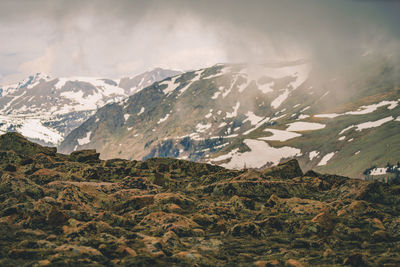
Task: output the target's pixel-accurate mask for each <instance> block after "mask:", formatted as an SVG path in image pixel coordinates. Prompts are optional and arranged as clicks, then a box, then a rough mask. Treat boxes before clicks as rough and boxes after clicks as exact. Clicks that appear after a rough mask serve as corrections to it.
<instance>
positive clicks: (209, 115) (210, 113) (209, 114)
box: [204, 109, 213, 119]
mask: <svg viewBox="0 0 400 267" xmlns="http://www.w3.org/2000/svg"><path fill="white" fill-rule="evenodd" d="M212 111H213V110H212V109H210V112H209V113H208V114H206V115H205V116H204V117H205V118H206V119H209V118H211V116H212Z"/></svg>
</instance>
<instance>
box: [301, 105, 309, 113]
mask: <svg viewBox="0 0 400 267" xmlns="http://www.w3.org/2000/svg"><path fill="white" fill-rule="evenodd" d="M307 109H310V106H307V107H305V108H303V109H302V110H300V112H304V111H306V110H307Z"/></svg>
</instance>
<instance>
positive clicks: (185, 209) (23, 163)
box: [0, 133, 400, 266]
mask: <svg viewBox="0 0 400 267" xmlns="http://www.w3.org/2000/svg"><path fill="white" fill-rule="evenodd" d="M0 149H1V151H0V158H1V162H0V175H1V178H0V203H1V205H0V266H46V265H48V266H150V265H166V266H191V265H194V266H225V265H231V266H236V265H241V266H243V265H244V266H318V265H323V266H333V265H348V266H398V265H400V256H399V253H398V251H399V250H400V234H399V232H400V209H399V207H400V195H399V186H398V185H391V186H390V185H387V184H384V183H379V182H365V181H360V180H355V179H349V178H346V177H342V176H332V175H322V174H318V173H315V172H308V173H306V174H304V175H303V173H302V171H301V169H300V168H299V166H298V163H297V162H296V161H294V160H291V161H289V162H286V163H282V164H280V165H279V166H276V167H272V168H270V169H267V170H263V171H257V170H237V171H233V170H226V169H224V168H221V167H218V166H213V165H208V164H199V163H193V162H188V161H183V160H173V159H166V158H163V159H157V158H155V159H149V160H147V161H145V162H141V161H128V160H122V159H115V160H107V161H102V160H99V157H98V154H97V153H96V152H95V151H93V150H87V151H80V152H75V153H73V154H71V155H62V154H58V153H56V152H55V151H54V150H53V149H50V148H46V147H41V146H38V145H35V144H32V143H30V142H29V141H27V140H26V139H25V138H23V137H22V136H20V135H18V134H14V133H8V134H6V135H3V136H0ZM10 166H12V167H10Z"/></svg>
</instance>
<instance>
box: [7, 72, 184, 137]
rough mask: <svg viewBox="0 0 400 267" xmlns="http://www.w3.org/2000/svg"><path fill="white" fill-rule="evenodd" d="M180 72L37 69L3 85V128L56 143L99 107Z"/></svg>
mask: <svg viewBox="0 0 400 267" xmlns="http://www.w3.org/2000/svg"><path fill="white" fill-rule="evenodd" d="M178 73H179V72H177V71H172V70H164V69H160V68H157V69H154V70H152V71H149V72H145V73H143V74H140V75H138V76H135V77H132V78H122V79H120V80H111V79H103V78H93V77H68V78H54V79H53V78H50V77H49V76H47V75H43V74H40V73H37V74H36V75H33V76H30V77H29V78H28V79H25V80H23V81H22V82H19V83H17V84H14V85H7V86H0V88H1V89H0V114H1V115H0V130H1V131H3V132H6V131H17V132H20V133H22V134H24V135H25V136H27V137H29V138H30V139H31V140H35V141H37V142H40V143H44V144H51V145H57V144H59V143H60V142H61V141H62V140H63V138H64V136H66V135H67V134H68V133H69V132H71V131H72V130H73V129H75V128H76V127H78V126H79V125H80V124H81V123H82V122H84V121H85V120H86V119H87V118H89V117H90V116H91V115H92V114H93V113H94V112H95V110H96V109H97V108H99V107H101V106H103V105H105V104H107V103H112V102H116V101H120V100H122V99H124V98H126V97H127V96H129V95H132V94H134V93H136V92H138V91H140V90H142V89H143V88H144V87H147V86H148V85H150V84H152V83H153V82H155V81H158V80H162V79H165V78H166V77H169V76H170V75H176V74H178Z"/></svg>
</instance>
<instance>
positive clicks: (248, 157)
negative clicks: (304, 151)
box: [212, 139, 301, 169]
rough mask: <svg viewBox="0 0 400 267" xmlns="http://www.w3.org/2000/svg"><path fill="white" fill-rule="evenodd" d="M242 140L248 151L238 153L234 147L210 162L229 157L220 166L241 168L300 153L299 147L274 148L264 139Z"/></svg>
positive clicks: (275, 161)
mask: <svg viewBox="0 0 400 267" xmlns="http://www.w3.org/2000/svg"><path fill="white" fill-rule="evenodd" d="M243 142H244V144H245V145H246V146H248V147H249V149H250V151H247V152H243V153H240V152H239V149H235V150H233V151H231V152H230V153H228V154H227V155H223V156H220V157H218V158H214V159H212V162H217V161H221V160H225V159H229V158H231V160H230V161H229V162H228V163H224V164H221V166H223V167H225V168H229V169H238V168H242V167H243V166H244V165H246V166H247V167H250V168H260V167H262V166H264V165H266V164H268V163H272V164H275V165H276V164H278V163H279V162H280V160H281V159H283V158H289V157H294V156H298V155H300V154H301V151H300V149H297V148H293V147H288V146H284V147H280V148H274V147H271V146H270V145H269V144H268V143H266V142H264V141H259V140H253V139H245V140H244V141H243Z"/></svg>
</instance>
